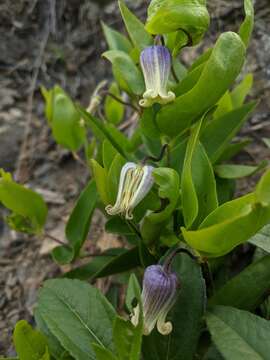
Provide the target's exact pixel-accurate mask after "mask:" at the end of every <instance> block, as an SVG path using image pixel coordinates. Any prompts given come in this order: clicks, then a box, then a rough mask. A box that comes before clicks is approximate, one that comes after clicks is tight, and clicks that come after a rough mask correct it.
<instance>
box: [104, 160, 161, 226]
mask: <svg viewBox="0 0 270 360" xmlns="http://www.w3.org/2000/svg"><path fill="white" fill-rule="evenodd" d="M153 169H154V168H153V167H152V166H147V165H145V166H141V165H137V164H135V163H131V162H128V163H126V164H125V165H124V166H123V168H122V170H121V174H120V181H119V186H118V194H117V199H116V202H115V204H114V206H112V205H108V206H107V207H106V211H107V213H108V214H110V215H117V214H120V215H123V216H125V218H126V219H129V220H131V219H132V218H133V214H132V211H133V209H134V208H135V207H136V206H137V205H138V204H139V203H140V202H141V201H142V200H143V199H144V198H145V196H146V195H147V194H148V193H149V191H150V190H151V188H152V186H153V184H154V179H153V176H152V172H153Z"/></svg>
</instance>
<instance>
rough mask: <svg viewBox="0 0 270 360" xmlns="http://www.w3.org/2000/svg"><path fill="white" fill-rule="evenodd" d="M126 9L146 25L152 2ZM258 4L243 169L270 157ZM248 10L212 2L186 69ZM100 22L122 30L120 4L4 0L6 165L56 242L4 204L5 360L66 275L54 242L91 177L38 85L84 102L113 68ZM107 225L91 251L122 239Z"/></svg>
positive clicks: (269, 64) (266, 49) (261, 5)
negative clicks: (51, 119) (48, 284)
mask: <svg viewBox="0 0 270 360" xmlns="http://www.w3.org/2000/svg"><path fill="white" fill-rule="evenodd" d="M126 3H127V5H128V6H129V7H130V8H131V9H132V10H133V11H134V12H135V13H136V14H137V15H138V16H139V17H140V18H141V19H142V20H144V19H145V16H146V7H147V5H148V3H149V0H129V1H128V0H126ZM254 3H255V12H256V21H255V31H254V34H253V40H252V42H251V46H250V48H249V50H248V57H247V62H246V64H245V68H244V73H247V72H252V73H254V77H255V82H254V87H253V90H252V94H251V96H252V98H256V99H260V104H259V106H258V108H257V109H256V111H255V112H254V114H253V116H252V118H251V119H250V120H249V122H248V124H247V125H246V126H245V128H244V129H243V130H242V132H241V134H240V136H241V137H250V138H252V139H253V143H252V144H251V145H250V146H249V147H248V149H247V151H245V152H243V153H242V154H241V155H240V157H238V158H236V159H235V161H236V162H245V163H246V164H254V163H255V162H258V161H259V160H261V159H266V158H268V159H270V154H269V149H267V148H266V146H265V145H264V144H263V142H262V140H261V139H262V137H270V2H269V0H255V1H254ZM242 7H243V1H242V0H230V1H226V0H208V8H209V12H210V15H211V18H212V22H211V27H210V29H209V31H208V33H207V34H206V36H205V39H204V41H203V44H202V45H199V46H198V47H195V48H190V49H185V50H184V51H183V53H182V55H181V59H182V62H183V63H184V64H185V65H189V64H190V63H191V62H192V60H193V59H194V58H195V56H196V55H197V54H198V53H201V52H202V51H203V50H204V49H205V48H207V47H209V46H211V44H213V43H214V42H215V40H216V38H217V36H218V34H219V33H221V32H223V31H225V30H237V29H238V27H239V24H240V22H241V21H242V19H243V8H242ZM101 20H102V21H104V22H105V23H107V24H108V25H110V26H112V27H114V28H116V29H120V30H123V23H122V21H121V17H120V14H119V11H118V6H117V2H116V1H115V0H112V1H110V0H82V1H78V0H31V1H30V0H16V1H10V0H0V28H1V30H0V168H4V169H5V170H6V171H10V172H12V173H13V174H14V176H15V178H16V180H17V181H19V182H21V183H25V184H28V185H30V186H31V187H32V188H33V189H35V190H36V191H39V192H40V193H41V194H42V195H43V196H44V198H45V200H46V202H47V203H48V205H49V209H50V211H49V218H48V223H47V232H48V234H50V236H45V237H44V238H42V239H37V238H34V237H27V236H25V235H18V234H15V233H13V232H11V231H10V230H8V228H7V227H6V226H5V224H4V222H3V216H4V212H3V209H1V207H0V355H12V344H11V340H10V336H11V333H12V330H13V327H14V324H15V323H16V322H17V321H18V320H19V319H22V318H24V319H26V320H28V321H30V322H31V321H32V312H33V307H34V304H35V301H36V290H37V288H38V287H39V286H40V284H41V283H42V281H43V280H44V279H46V278H49V277H52V276H56V275H57V274H59V273H60V271H61V269H59V267H58V266H57V265H56V264H54V263H53V261H52V260H51V257H50V251H51V249H52V247H53V246H55V245H57V244H56V243H55V242H54V241H52V237H55V238H57V239H63V237H64V226H65V221H66V219H67V217H68V215H69V213H70V211H71V209H72V207H73V205H74V201H75V200H76V198H77V197H78V194H79V192H80V190H81V189H82V188H83V186H84V185H85V183H86V181H87V178H88V171H87V169H85V167H84V166H83V165H82V164H81V163H80V162H78V161H76V160H75V159H74V158H73V157H72V155H71V154H70V153H69V152H68V151H66V150H63V149H61V148H60V147H58V146H56V145H55V143H54V141H53V139H52V137H51V134H50V130H49V128H48V126H47V124H46V120H45V118H44V115H43V110H44V104H43V100H42V97H41V94H40V86H41V85H44V86H45V87H52V86H53V85H54V84H59V85H60V86H61V87H63V88H64V89H65V90H66V91H67V92H68V93H69V94H70V96H71V97H72V98H73V99H76V100H77V101H79V102H81V103H82V104H84V105H85V106H87V105H88V103H89V99H90V96H91V93H92V92H93V90H94V88H95V86H96V85H97V83H98V82H99V81H101V80H102V79H103V78H108V79H109V78H110V74H111V72H110V65H109V63H107V62H105V60H103V59H101V57H100V56H101V53H102V52H103V51H104V50H105V49H106V44H105V41H104V38H103V34H102V30H101V26H100V21H101ZM254 180H255V179H254V178H249V179H248V180H243V181H241V182H240V183H239V185H238V193H241V192H243V191H245V192H246V191H248V190H249V189H250V188H252V186H253V184H254ZM102 224H103V218H102V215H101V214H96V216H95V218H94V223H93V225H92V227H91V232H90V235H89V241H88V242H87V244H86V247H87V248H88V250H90V251H91V250H92V251H100V250H105V249H106V248H109V247H112V246H114V244H115V245H117V244H118V242H119V241H120V240H119V239H117V238H114V237H113V236H112V235H110V234H106V233H104V232H103V229H102ZM88 261H89V259H88ZM64 270H65V269H64ZM97 286H99V287H100V288H101V289H102V290H107V289H108V287H109V286H110V284H109V283H107V282H106V281H100V280H99V282H98V283H97Z"/></svg>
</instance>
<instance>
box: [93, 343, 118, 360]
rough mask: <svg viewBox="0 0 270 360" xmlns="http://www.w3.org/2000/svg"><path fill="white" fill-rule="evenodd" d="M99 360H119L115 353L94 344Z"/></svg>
mask: <svg viewBox="0 0 270 360" xmlns="http://www.w3.org/2000/svg"><path fill="white" fill-rule="evenodd" d="M92 347H93V349H94V351H95V354H96V359H97V360H118V358H117V357H115V356H114V355H113V353H112V352H111V351H110V350H108V349H105V348H104V347H102V346H100V345H98V344H92Z"/></svg>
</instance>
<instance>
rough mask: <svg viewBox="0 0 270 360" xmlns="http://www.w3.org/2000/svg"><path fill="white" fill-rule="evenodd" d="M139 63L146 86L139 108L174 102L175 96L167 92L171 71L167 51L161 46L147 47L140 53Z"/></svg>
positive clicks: (169, 55)
mask: <svg viewBox="0 0 270 360" xmlns="http://www.w3.org/2000/svg"><path fill="white" fill-rule="evenodd" d="M140 63H141V67H142V71H143V75H144V81H145V86H146V91H145V93H144V94H143V99H141V100H140V102H139V104H140V106H142V107H149V106H152V105H153V104H154V103H159V104H167V103H169V102H171V101H174V99H175V94H174V93H173V92H172V91H167V85H168V80H169V76H170V71H171V54H170V52H169V50H168V49H167V48H166V47H165V46H161V45H154V46H149V47H147V48H146V49H144V50H143V51H142V53H141V57H140Z"/></svg>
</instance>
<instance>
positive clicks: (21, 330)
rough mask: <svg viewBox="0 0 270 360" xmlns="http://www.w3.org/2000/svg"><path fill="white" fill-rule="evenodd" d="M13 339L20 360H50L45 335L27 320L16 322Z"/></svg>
mask: <svg viewBox="0 0 270 360" xmlns="http://www.w3.org/2000/svg"><path fill="white" fill-rule="evenodd" d="M13 341H14V345H15V349H16V352H17V354H18V356H19V358H20V360H50V355H49V352H48V346H47V340H46V338H45V336H44V335H43V334H41V333H40V332H39V331H37V330H33V329H32V327H31V326H30V325H29V324H28V323H27V322H26V321H25V320H21V321H19V322H18V323H17V324H16V326H15V330H14V333H13Z"/></svg>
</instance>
